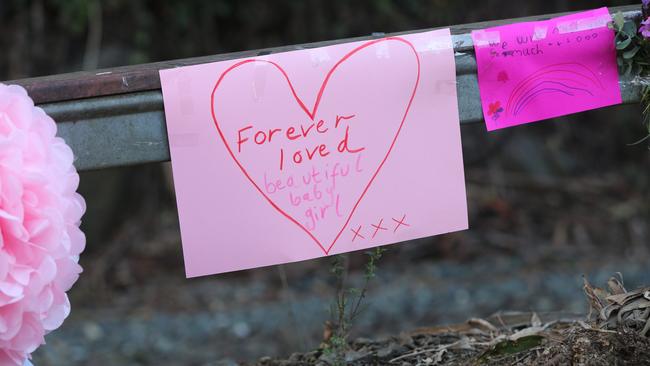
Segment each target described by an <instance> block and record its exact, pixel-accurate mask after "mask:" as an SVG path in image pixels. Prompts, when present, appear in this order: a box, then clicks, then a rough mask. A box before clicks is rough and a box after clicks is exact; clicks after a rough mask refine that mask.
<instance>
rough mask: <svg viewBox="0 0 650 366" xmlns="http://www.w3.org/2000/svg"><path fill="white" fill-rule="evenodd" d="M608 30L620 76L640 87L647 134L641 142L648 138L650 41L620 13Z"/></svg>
mask: <svg viewBox="0 0 650 366" xmlns="http://www.w3.org/2000/svg"><path fill="white" fill-rule="evenodd" d="M610 28H612V29H613V30H614V32H615V34H616V52H617V58H616V61H617V63H618V67H619V70H620V72H621V74H622V75H623V76H624V77H628V78H634V79H635V80H637V81H638V83H639V84H640V85H641V106H642V108H643V112H642V113H643V124H644V126H645V128H646V130H647V132H648V135H647V136H646V137H645V138H643V139H642V140H641V141H639V142H642V141H645V140H647V139H649V138H650V40H648V39H646V38H645V37H643V36H642V35H641V34H640V33H639V29H638V25H637V23H636V22H634V21H628V20H626V19H625V17H624V16H623V14H622V13H617V14H616V15H614V21H613V22H612V23H611V24H610ZM649 147H650V146H649Z"/></svg>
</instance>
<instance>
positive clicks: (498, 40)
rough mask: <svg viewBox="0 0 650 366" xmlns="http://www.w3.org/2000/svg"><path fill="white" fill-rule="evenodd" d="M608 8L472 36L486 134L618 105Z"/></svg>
mask: <svg viewBox="0 0 650 366" xmlns="http://www.w3.org/2000/svg"><path fill="white" fill-rule="evenodd" d="M611 20H612V19H611V16H610V15H609V11H608V10H607V8H600V9H596V10H591V11H586V12H582V13H577V14H572V15H568V16H563V17H558V18H554V19H551V20H547V21H540V22H527V23H517V24H511V25H504V26H500V27H494V28H488V29H484V30H479V31H474V32H472V39H473V40H474V48H475V50H476V59H477V62H478V82H479V89H480V92H481V103H482V105H483V116H484V118H485V121H486V124H487V129H488V130H489V131H493V130H497V129H500V128H505V127H510V126H516V125H520V124H524V123H528V122H534V121H539V120H543V119H548V118H553V117H558V116H563V115H567V114H572V113H577V112H582V111H586V110H590V109H596V108H600V107H605V106H610V105H614V104H620V103H621V90H620V87H619V84H618V70H617V65H616V50H615V44H614V32H613V31H612V30H611V29H609V28H608V27H607V23H609V22H611Z"/></svg>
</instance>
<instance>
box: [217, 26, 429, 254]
mask: <svg viewBox="0 0 650 366" xmlns="http://www.w3.org/2000/svg"><path fill="white" fill-rule="evenodd" d="M387 41H397V42H401V43H404V44H406V45H407V46H408V47H409V48H410V49H411V50H412V51H413V54H414V56H415V60H416V62H417V74H416V78H415V83H414V86H413V91H412V93H411V95H410V97H409V99H408V104H407V105H406V108H405V110H404V113H403V115H402V117H401V121H400V124H399V127H398V128H397V132H396V133H395V136H394V137H393V139H392V140H391V141H390V146H389V148H388V150H387V152H386V154H385V155H384V156H383V158H382V159H381V162H380V163H379V165H378V166H377V168H376V170H375V171H374V173H373V174H372V176H371V178H370V180H369V181H368V183H367V184H366V185H365V187H364V188H363V191H362V192H361V194H360V195H359V198H358V199H357V200H356V202H355V203H354V206H353V207H352V209H351V210H350V212H349V214H348V215H347V217H346V219H345V223H344V224H343V226H342V227H341V229H340V230H339V231H338V233H337V235H336V237H335V238H334V240H332V242H331V243H330V244H329V245H327V246H325V245H323V243H321V241H320V240H319V239H318V238H316V236H315V235H314V234H312V233H311V232H310V231H309V230H308V229H307V228H306V227H305V226H304V225H303V224H301V223H300V222H299V221H298V220H296V219H295V218H294V217H293V216H292V215H290V214H289V213H287V212H286V211H285V210H284V209H282V208H281V207H280V206H279V205H278V204H277V203H276V202H274V201H273V200H272V199H271V198H270V197H269V196H268V194H266V193H265V192H264V190H262V189H261V188H260V185H259V184H258V183H257V182H256V181H255V180H254V179H253V178H252V177H251V175H250V174H249V172H248V171H247V169H246V168H245V167H244V165H243V164H242V163H241V162H240V161H239V159H237V157H236V156H235V154H234V153H233V150H232V149H231V147H230V145H229V144H228V142H227V140H226V137H225V135H224V132H223V131H222V128H221V127H220V125H219V120H218V119H217V117H216V114H215V93H216V91H217V89H218V88H219V86H220V85H221V82H222V81H223V80H224V78H225V77H226V75H227V74H228V73H230V72H231V71H233V70H235V69H236V68H238V67H240V66H242V65H245V64H248V63H254V62H261V63H267V64H270V65H272V66H273V67H275V68H276V69H277V71H279V72H280V73H281V74H282V76H283V78H284V80H286V82H287V85H288V87H289V89H290V91H291V94H292V95H293V97H294V99H295V102H296V103H298V106H299V107H300V108H301V109H302V111H304V113H305V114H306V115H307V116H308V117H309V119H310V120H311V121H314V120H315V116H316V113H317V111H318V106H319V105H320V103H321V98H322V96H323V93H324V91H325V89H326V87H327V85H328V82H329V80H330V78H331V77H332V75H333V74H334V73H335V72H336V70H337V68H338V67H339V66H340V65H341V64H343V63H344V62H346V61H347V60H349V59H350V58H351V57H353V56H354V55H355V54H357V53H358V52H359V51H361V50H363V49H365V48H367V47H370V46H372V45H375V44H377V43H380V42H387ZM419 83H420V57H419V55H418V53H417V51H416V49H415V47H414V46H413V44H412V43H411V42H409V41H407V40H405V39H403V38H400V37H387V38H382V39H378V40H374V41H369V42H366V43H364V44H362V45H360V46H358V47H356V48H354V49H353V50H352V51H350V52H348V53H347V54H345V55H344V56H343V57H342V58H341V59H340V60H339V61H338V62H337V63H336V64H334V66H333V67H332V68H331V69H330V70H329V72H328V73H327V75H326V77H325V79H324V80H323V82H322V83H321V86H320V89H319V91H318V95H317V97H316V101H315V103H314V106H313V108H311V110H310V109H308V108H307V107H306V106H305V104H304V103H303V101H302V100H301V99H300V97H299V96H298V94H297V93H296V91H295V89H294V87H293V84H292V83H291V80H290V78H289V76H288V74H287V73H286V71H285V70H284V69H283V68H282V67H281V66H280V65H278V64H277V63H276V62H273V61H269V60H259V59H247V60H243V61H240V62H238V63H236V64H234V65H232V66H230V67H229V68H228V69H226V70H225V71H224V72H223V73H222V74H221V76H220V77H219V79H218V80H217V82H216V83H215V86H214V88H213V89H212V93H211V96H210V111H211V115H212V120H213V122H214V125H215V127H216V129H217V132H218V133H219V136H220V137H221V140H222V142H223V144H224V146H225V147H226V149H227V151H228V153H229V154H230V156H231V157H232V159H233V161H234V162H235V163H236V164H237V166H238V167H239V169H240V170H241V172H242V173H243V174H244V176H245V177H246V179H248V181H249V182H250V183H251V184H252V185H253V187H255V189H256V190H257V191H258V192H259V193H260V194H261V195H262V197H264V198H265V199H266V201H267V202H268V203H269V204H270V205H271V206H272V207H273V208H274V209H275V210H276V211H278V212H279V213H280V214H281V215H282V216H284V217H285V218H287V219H288V220H289V221H291V222H293V223H294V224H295V225H297V226H298V227H299V228H300V229H302V230H303V231H304V232H305V233H306V234H307V235H309V237H310V238H311V239H312V240H313V241H314V242H315V243H316V244H317V245H318V246H319V247H320V249H321V250H322V251H323V253H325V255H327V254H329V252H330V251H331V250H332V247H334V244H335V243H336V241H337V240H338V239H339V238H340V236H341V234H342V233H343V231H344V230H345V228H346V227H347V226H348V224H349V222H350V219H351V218H352V216H353V215H354V212H355V211H356V209H357V207H358V206H359V204H360V203H361V200H362V199H363V197H364V196H365V194H366V192H367V191H368V189H369V188H370V186H371V185H372V183H373V181H374V180H375V178H376V177H377V175H378V174H379V171H380V170H381V168H382V167H383V166H384V163H385V162H386V160H387V159H388V156H389V155H390V153H391V152H392V150H393V147H394V146H395V142H396V141H397V138H398V137H399V134H400V132H401V131H402V127H403V126H404V122H405V121H406V117H407V116H408V113H409V110H410V109H411V105H412V103H413V99H414V98H415V94H416V92H417V89H418V85H419Z"/></svg>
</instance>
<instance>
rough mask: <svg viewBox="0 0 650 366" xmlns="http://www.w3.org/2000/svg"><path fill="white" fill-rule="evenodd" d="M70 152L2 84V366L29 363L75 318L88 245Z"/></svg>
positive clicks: (20, 96)
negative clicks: (73, 300) (75, 291)
mask: <svg viewBox="0 0 650 366" xmlns="http://www.w3.org/2000/svg"><path fill="white" fill-rule="evenodd" d="M72 162H73V155H72V150H71V149H70V147H68V145H66V143H65V142H64V141H63V139H61V138H59V137H56V124H55V123H54V121H53V120H52V118H50V117H49V116H48V115H46V114H45V112H43V110H42V109H41V108H38V107H35V106H34V102H33V101H32V100H31V98H29V96H28V95H27V92H26V91H25V89H23V88H22V87H20V86H16V85H4V84H1V83H0V365H2V366H4V365H23V364H28V360H27V359H28V358H30V354H31V353H32V352H34V350H36V348H38V346H40V345H41V344H44V343H45V340H44V336H45V334H47V333H49V332H51V331H52V330H54V329H56V328H58V327H59V326H60V325H61V324H62V323H63V320H64V319H65V318H66V317H67V316H68V314H69V313H70V302H69V301H68V296H67V295H66V291H68V290H69V289H70V287H72V284H74V282H75V281H76V280H77V278H78V277H79V273H81V267H80V266H79V264H78V261H79V254H80V253H81V252H82V251H83V249H84V246H85V244H86V238H85V236H84V234H83V232H81V230H80V229H79V224H80V220H81V216H82V215H83V213H84V212H85V209H86V204H85V201H84V199H83V198H82V197H81V196H80V195H79V194H77V192H76V190H77V187H78V185H79V175H78V174H77V171H76V170H75V168H74V166H73V165H72Z"/></svg>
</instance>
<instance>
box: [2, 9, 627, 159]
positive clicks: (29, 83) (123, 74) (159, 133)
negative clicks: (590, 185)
mask: <svg viewBox="0 0 650 366" xmlns="http://www.w3.org/2000/svg"><path fill="white" fill-rule="evenodd" d="M638 8H639V7H638V6H625V7H617V8H611V9H610V11H611V12H612V13H616V12H619V11H620V12H623V13H624V14H625V17H626V18H627V19H634V18H638V17H640V10H639V9H638ZM558 15H562V14H552V15H542V16H535V17H527V18H519V19H508V20H503V21H493V22H483V23H474V24H468V25H459V26H452V27H451V32H452V40H453V44H454V50H455V57H456V73H457V83H458V85H457V91H458V103H459V109H460V120H461V123H462V124H467V123H475V122H481V121H482V120H483V115H482V109H481V102H480V98H479V89H478V81H477V76H476V58H475V55H474V47H473V43H472V39H471V36H470V34H471V31H472V30H475V29H482V28H486V27H491V26H495V25H502V24H510V23H515V22H521V21H531V20H544V19H549V18H552V17H555V16H558ZM420 31H425V30H418V31H410V32H401V33H394V34H391V35H400V34H407V33H415V32H420ZM383 36H384V34H373V35H371V36H368V37H358V38H351V39H343V40H333V41H326V42H317V43H309V44H303V45H294V46H284V47H278V48H270V49H264V50H255V51H244V52H237V53H230V54H223V55H214V56H206V57H200V58H191V59H184V60H176V61H167V62H159V63H152V64H145V65H136V66H128V67H121V68H115V69H107V70H99V71H96V72H79V73H71V74H62V75H54V76H48V77H40V78H32V79H23V80H15V81H9V82H7V83H9V84H20V85H23V86H24V87H25V88H26V89H27V90H28V92H29V93H30V95H31V96H32V98H33V99H34V100H35V102H36V103H37V104H39V105H40V106H41V107H42V108H43V109H44V110H45V111H46V112H47V113H48V114H49V115H50V116H52V117H53V118H54V119H55V120H56V121H57V123H58V135H59V136H61V137H63V138H64V139H65V140H66V142H67V143H68V144H69V145H70V146H71V147H72V150H73V151H74V153H75V156H76V160H75V165H76V167H77V169H79V170H90V169H101V168H109V167H116V166H126V165H133V164H140V163H149V162H160V161H168V160H169V146H168V142H167V132H166V128H165V115H164V111H163V99H162V93H161V91H160V79H159V77H158V70H160V69H164V68H172V67H178V66H185V65H193V64H199V63H206V62H214V61H223V60H229V59H235V58H242V57H253V56H258V55H264V54H270V53H279V52H286V51H293V50H299V49H308V48H315V47H322V46H328V45H333V44H340V43H346V42H354V41H361V40H368V39H373V38H378V37H383ZM620 85H621V91H622V96H623V103H636V102H638V101H639V95H640V93H639V92H640V89H639V87H638V86H636V85H634V84H633V83H632V82H631V80H629V79H621V80H620Z"/></svg>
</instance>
